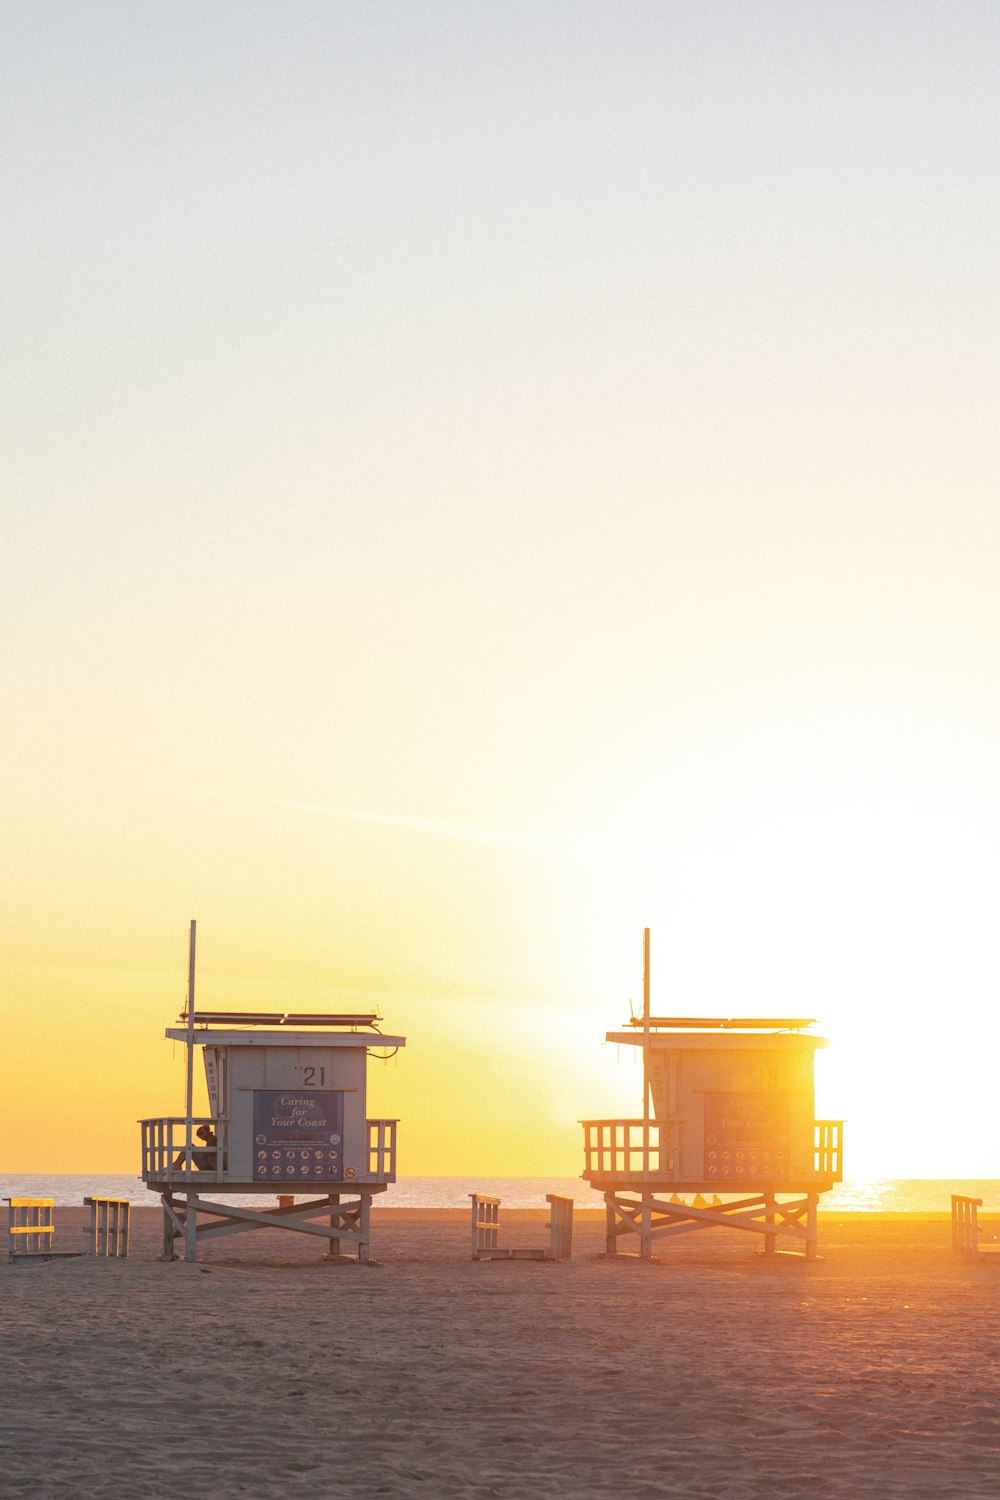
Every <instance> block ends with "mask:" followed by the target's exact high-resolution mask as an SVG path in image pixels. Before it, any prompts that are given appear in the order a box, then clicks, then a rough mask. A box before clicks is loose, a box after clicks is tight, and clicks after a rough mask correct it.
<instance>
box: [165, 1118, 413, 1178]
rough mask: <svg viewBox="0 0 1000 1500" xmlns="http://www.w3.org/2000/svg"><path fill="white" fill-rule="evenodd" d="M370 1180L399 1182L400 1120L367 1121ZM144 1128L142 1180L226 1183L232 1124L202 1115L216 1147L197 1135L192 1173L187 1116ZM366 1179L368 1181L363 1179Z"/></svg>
mask: <svg viewBox="0 0 1000 1500" xmlns="http://www.w3.org/2000/svg"><path fill="white" fill-rule="evenodd" d="M365 1123H366V1126H367V1131H368V1137H367V1152H368V1160H367V1164H366V1178H367V1180H368V1181H371V1180H372V1179H374V1180H375V1181H378V1182H394V1181H395V1179H396V1125H397V1123H398V1121H396V1120H367V1121H366V1122H365ZM139 1124H140V1125H141V1126H142V1179H143V1181H144V1182H171V1183H179V1182H196V1181H200V1182H203V1183H205V1184H206V1185H207V1184H209V1183H217V1182H223V1181H225V1180H226V1176H227V1173H228V1166H229V1142H228V1134H227V1124H228V1122H227V1121H226V1120H224V1119H211V1118H209V1117H205V1116H199V1117H198V1118H196V1119H195V1120H194V1121H193V1122H192V1125H193V1130H194V1131H197V1129H198V1126H199V1125H210V1126H211V1127H212V1129H213V1130H214V1131H215V1134H216V1140H215V1142H214V1143H213V1144H208V1143H206V1142H204V1141H200V1140H199V1139H198V1138H197V1136H195V1138H194V1141H193V1143H192V1148H191V1170H190V1171H189V1170H188V1163H187V1161H186V1159H185V1158H186V1142H187V1120H186V1118H185V1117H184V1116H183V1115H174V1116H169V1117H166V1118H163V1119H158V1120H140V1121H139ZM362 1180H364V1179H362Z"/></svg>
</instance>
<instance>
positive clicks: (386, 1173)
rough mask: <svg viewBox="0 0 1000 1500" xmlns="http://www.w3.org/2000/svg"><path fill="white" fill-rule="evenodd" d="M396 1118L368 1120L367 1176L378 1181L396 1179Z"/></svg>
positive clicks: (393, 1180) (392, 1180)
mask: <svg viewBox="0 0 1000 1500" xmlns="http://www.w3.org/2000/svg"><path fill="white" fill-rule="evenodd" d="M398 1123H399V1121H398V1120H368V1121H367V1125H368V1176H369V1177H375V1178H377V1179H378V1180H379V1181H380V1182H395V1180H396V1126H397V1125H398Z"/></svg>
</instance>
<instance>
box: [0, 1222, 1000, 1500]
mask: <svg viewBox="0 0 1000 1500" xmlns="http://www.w3.org/2000/svg"><path fill="white" fill-rule="evenodd" d="M544 1218H545V1215H544V1212H542V1211H539V1212H537V1213H534V1212H522V1213H511V1214H509V1215H507V1216H506V1219H505V1225H504V1229H503V1232H502V1243H506V1244H512V1245H513V1244H516V1245H519V1246H521V1245H523V1246H526V1247H527V1246H530V1245H533V1244H534V1245H538V1244H541V1243H543V1241H544ZM83 1220H84V1213H83V1210H82V1209H80V1210H74V1209H61V1210H58V1211H57V1226H58V1229H57V1236H58V1238H57V1242H56V1244H57V1248H58V1247H59V1246H61V1247H62V1248H64V1249H72V1248H76V1243H79V1239H78V1238H77V1237H78V1236H79V1230H80V1226H82V1224H83ZM133 1226H134V1227H133V1236H132V1254H131V1257H130V1259H129V1260H128V1261H127V1262H103V1261H101V1262H97V1261H94V1260H92V1259H89V1258H81V1259H72V1260H65V1261H55V1262H50V1263H45V1264H32V1265H26V1264H22V1265H16V1266H9V1265H7V1264H4V1265H3V1270H2V1275H3V1282H2V1286H3V1293H2V1298H0V1304H2V1322H3V1344H2V1347H3V1356H4V1357H3V1362H2V1404H0V1411H2V1417H0V1437H2V1445H3V1451H2V1454H0V1474H2V1476H3V1479H2V1489H3V1493H4V1494H5V1495H8V1496H11V1497H13V1496H25V1497H27V1496H32V1497H38V1496H49V1495H53V1496H54V1495H67V1496H69V1495H73V1496H110V1497H116V1496H119V1495H121V1496H167V1495H171V1496H172V1495H175V1494H180V1493H183V1494H187V1495H194V1496H208V1495H211V1496H218V1497H230V1496H238V1495H244V1496H252V1497H256V1496H260V1497H270V1496H279V1495H280V1496H285V1495H289V1494H294V1493H299V1494H306V1495H345V1496H361V1497H367V1496H377V1495H382V1496H410V1495H412V1496H428V1497H430V1496H470V1497H472V1496H474V1497H486V1496H504V1497H508V1500H536V1497H537V1496H539V1495H542V1494H553V1495H562V1496H574V1497H575V1496H580V1497H590V1496H593V1497H611V1496H615V1497H619V1496H624V1495H628V1496H629V1497H631V1500H653V1497H655V1496H663V1495H676V1496H702V1495H704V1496H714V1497H720V1500H758V1497H760V1500H763V1497H765V1496H787V1497H803V1500H804V1497H816V1496H820V1497H822V1496H845V1497H846V1496H852V1497H857V1496H880V1497H881V1496H895V1495H899V1496H903V1495H906V1496H910V1497H926V1500H939V1497H942V1496H996V1495H997V1493H998V1492H1000V1402H998V1382H997V1355H998V1352H1000V1265H995V1264H980V1263H973V1262H968V1261H963V1260H960V1259H959V1258H957V1257H955V1256H954V1255H953V1254H952V1252H951V1249H950V1229H949V1224H948V1222H947V1220H946V1219H944V1218H943V1217H942V1218H915V1217H910V1216H903V1215H891V1216H884V1217H880V1216H874V1215H855V1216H849V1215H844V1216H840V1217H837V1218H833V1217H831V1218H827V1219H825V1220H824V1221H823V1224H822V1239H821V1254H822V1259H821V1260H819V1261H818V1262H816V1263H814V1264H811V1265H809V1264H806V1263H804V1262H803V1261H801V1260H799V1259H792V1258H790V1257H789V1258H785V1257H779V1258H778V1259H776V1260H774V1261H770V1262H767V1261H765V1260H763V1259H762V1258H761V1257H760V1256H759V1254H758V1253H757V1249H758V1247H757V1242H756V1240H755V1239H751V1237H750V1236H744V1235H741V1234H736V1233H733V1232H731V1231H730V1232H729V1233H719V1232H717V1231H712V1232H710V1233H706V1234H704V1235H698V1236H694V1237H691V1238H690V1239H688V1240H687V1241H686V1242H684V1243H683V1244H681V1245H679V1246H678V1247H677V1249H676V1250H671V1254H670V1258H669V1260H668V1261H664V1262H661V1263H659V1264H643V1263H641V1262H639V1261H638V1260H634V1259H631V1258H629V1259H625V1258H619V1259H618V1260H615V1261H608V1260H605V1259H602V1258H601V1257H600V1251H601V1249H602V1248H603V1246H602V1224H601V1220H600V1216H599V1215H597V1214H594V1213H587V1214H582V1215H579V1216H578V1218H577V1222H576V1226H575V1254H574V1258H573V1260H572V1261H571V1262H569V1263H561V1264H549V1263H537V1262H515V1263H507V1262H489V1263H480V1264H475V1263H473V1262H472V1261H471V1259H470V1257H469V1250H468V1233H467V1220H466V1215H465V1214H464V1213H462V1212H460V1211H455V1210H441V1211H437V1212H427V1211H419V1210H392V1209H379V1210H377V1211H376V1212H375V1215H374V1228H373V1240H372V1250H373V1254H374V1255H375V1256H376V1257H377V1261H378V1263H377V1264H376V1265H373V1266H370V1267H366V1266H359V1265H357V1264H353V1265H346V1266H345V1265H341V1266H328V1265H324V1264H322V1263H321V1262H320V1261H319V1258H318V1250H317V1246H316V1243H315V1241H310V1240H309V1239H307V1238H306V1237H305V1236H302V1237H295V1236H292V1235H288V1234H260V1233H257V1234H253V1235H247V1236H245V1237H242V1236H241V1237H240V1238H239V1239H236V1240H230V1241H226V1242H220V1243H219V1244H217V1245H215V1246H208V1247H206V1249H205V1253H204V1259H203V1261H202V1262H200V1263H199V1264H197V1265H187V1264H185V1263H183V1262H177V1263H173V1264H160V1263H158V1262H157V1260H156V1256H157V1254H158V1252H159V1214H158V1212H157V1211H156V1210H141V1211H138V1212H137V1213H136V1214H135V1216H134V1221H133ZM74 1241H75V1242H76V1243H74Z"/></svg>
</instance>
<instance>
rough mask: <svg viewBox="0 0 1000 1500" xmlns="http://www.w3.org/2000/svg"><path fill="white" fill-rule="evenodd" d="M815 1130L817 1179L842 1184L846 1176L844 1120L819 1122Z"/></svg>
mask: <svg viewBox="0 0 1000 1500" xmlns="http://www.w3.org/2000/svg"><path fill="white" fill-rule="evenodd" d="M813 1129H814V1131H815V1135H814V1138H813V1142H814V1143H813V1171H814V1172H815V1174H816V1176H817V1177H825V1178H828V1179H829V1180H831V1181H833V1182H840V1181H841V1179H842V1178H843V1175H844V1122H843V1120H817V1121H816V1123H815V1125H814V1127H813Z"/></svg>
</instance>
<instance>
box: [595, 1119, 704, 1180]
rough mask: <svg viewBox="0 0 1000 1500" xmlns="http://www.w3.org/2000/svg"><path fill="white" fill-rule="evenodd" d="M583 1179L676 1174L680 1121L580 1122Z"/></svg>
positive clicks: (661, 1176) (657, 1176)
mask: <svg viewBox="0 0 1000 1500" xmlns="http://www.w3.org/2000/svg"><path fill="white" fill-rule="evenodd" d="M580 1124H581V1125H582V1126H583V1150H584V1159H585V1162H584V1169H583V1175H584V1177H611V1178H626V1177H627V1178H632V1179H635V1178H641V1179H660V1180H662V1179H663V1178H665V1177H671V1176H673V1175H674V1173H675V1168H676V1165H677V1161H678V1155H679V1152H678V1147H679V1144H680V1121H679V1120H669V1121H667V1120H665V1121H660V1120H581V1121H580Z"/></svg>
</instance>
